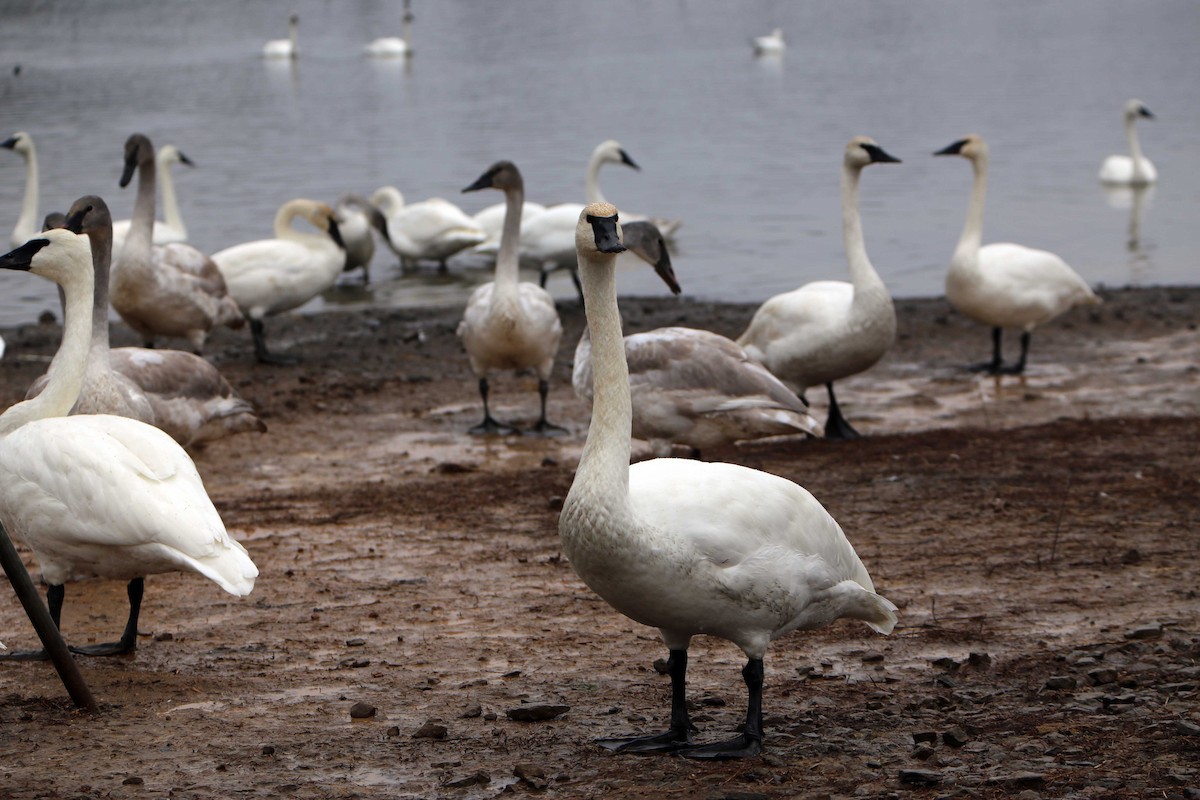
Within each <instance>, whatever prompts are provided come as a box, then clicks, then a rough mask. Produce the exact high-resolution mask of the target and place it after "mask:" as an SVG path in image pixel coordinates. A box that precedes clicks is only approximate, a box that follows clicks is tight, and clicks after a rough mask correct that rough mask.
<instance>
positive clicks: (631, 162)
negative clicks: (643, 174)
mask: <svg viewBox="0 0 1200 800" xmlns="http://www.w3.org/2000/svg"><path fill="white" fill-rule="evenodd" d="M621 163H622V164H628V165H629V166H631V167H633V168H634V169H636V170H638V171H639V172H640V171H641V169H642V168H641V167H639V166H638V165H637V162H635V161H634V160H633V159H632V158H630V157H629V153H626V152H625V151H624V150H621Z"/></svg>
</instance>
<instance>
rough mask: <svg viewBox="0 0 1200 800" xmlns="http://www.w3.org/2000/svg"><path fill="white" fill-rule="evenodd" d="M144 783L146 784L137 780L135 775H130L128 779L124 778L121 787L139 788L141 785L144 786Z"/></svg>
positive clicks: (141, 780)
mask: <svg viewBox="0 0 1200 800" xmlns="http://www.w3.org/2000/svg"><path fill="white" fill-rule="evenodd" d="M145 782H146V781H144V780H143V779H141V778H139V777H138V776H137V775H130V776H129V777H128V778H126V779H125V780H123V781H121V785H122V786H141V785H142V784H144V783H145Z"/></svg>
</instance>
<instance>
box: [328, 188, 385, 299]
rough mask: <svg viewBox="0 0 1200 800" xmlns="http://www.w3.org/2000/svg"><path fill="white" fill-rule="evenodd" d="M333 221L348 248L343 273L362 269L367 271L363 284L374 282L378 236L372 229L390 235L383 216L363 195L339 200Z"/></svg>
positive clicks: (351, 194) (352, 194) (364, 273)
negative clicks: (372, 263)
mask: <svg viewBox="0 0 1200 800" xmlns="http://www.w3.org/2000/svg"><path fill="white" fill-rule="evenodd" d="M333 218H334V219H335V220H336V221H337V225H338V233H340V234H341V236H342V243H343V244H344V245H345V246H346V261H345V264H344V265H343V267H342V271H343V272H351V271H353V270H356V269H358V268H360V267H361V268H362V271H363V285H364V286H365V285H366V284H368V283H370V282H371V259H372V258H374V257H375V236H374V234H373V233H372V230H377V231H379V233H380V235H381V236H384V237H386V236H387V222H386V221H385V220H384V218H383V214H382V213H381V212H380V211H379V209H378V208H376V207H375V206H374V205H372V204H371V201H370V200H368V199H367V198H365V197H363V196H362V195H358V194H354V193H349V194H344V195H342V196H341V197H339V198H338V201H337V203H335V204H334V206H333Z"/></svg>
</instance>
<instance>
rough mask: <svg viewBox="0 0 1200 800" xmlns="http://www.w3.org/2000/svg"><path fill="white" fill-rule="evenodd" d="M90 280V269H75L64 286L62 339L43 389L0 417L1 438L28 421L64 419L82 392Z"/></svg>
mask: <svg viewBox="0 0 1200 800" xmlns="http://www.w3.org/2000/svg"><path fill="white" fill-rule="evenodd" d="M92 290H93V278H92V271H91V270H90V269H80V270H75V271H73V272H72V274H71V281H70V282H69V283H67V284H66V285H64V286H63V293H64V295H65V297H66V302H65V309H64V311H63V336H62V343H61V344H60V345H59V347H58V352H57V353H55V354H54V360H53V361H51V362H50V368H49V369H48V370H47V371H46V374H47V376H48V379H47V381H46V388H45V389H44V390H43V391H42V393H41V394H39V395H38V396H37V397H34V398H32V399H30V400H25V401H23V402H20V403H17V404H16V405H14V406H13V407H11V408H10V409H8V410H7V411H5V412H4V414H3V415H0V436H5V435H7V434H9V433H12V432H13V431H15V430H16V429H17V428H19V427H21V426H22V425H24V424H25V423H27V422H33V421H34V420H39V419H46V418H47V417H65V416H67V414H69V413H70V411H71V408H72V407H73V406H74V405H75V401H76V400H78V399H79V392H80V391H81V390H82V389H83V373H84V370H85V368H86V366H87V358H88V350H89V347H90V342H91V337H90V335H89V332H88V328H90V327H91V324H92V311H91V306H92V303H93V300H94V297H93V291H92Z"/></svg>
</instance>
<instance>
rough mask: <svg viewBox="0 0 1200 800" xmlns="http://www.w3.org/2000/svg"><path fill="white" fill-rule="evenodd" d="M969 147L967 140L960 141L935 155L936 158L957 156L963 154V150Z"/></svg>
mask: <svg viewBox="0 0 1200 800" xmlns="http://www.w3.org/2000/svg"><path fill="white" fill-rule="evenodd" d="M966 146H967V140H966V139H959V140H958V141H957V142H955V143H954V144H950V145H946V146H945V147H943V148H942V149H941V150H938V151H937V152H936V153H934V155H935V156H956V155H958V154H959V153H961V152H962V149H963V148H964V147H966Z"/></svg>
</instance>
